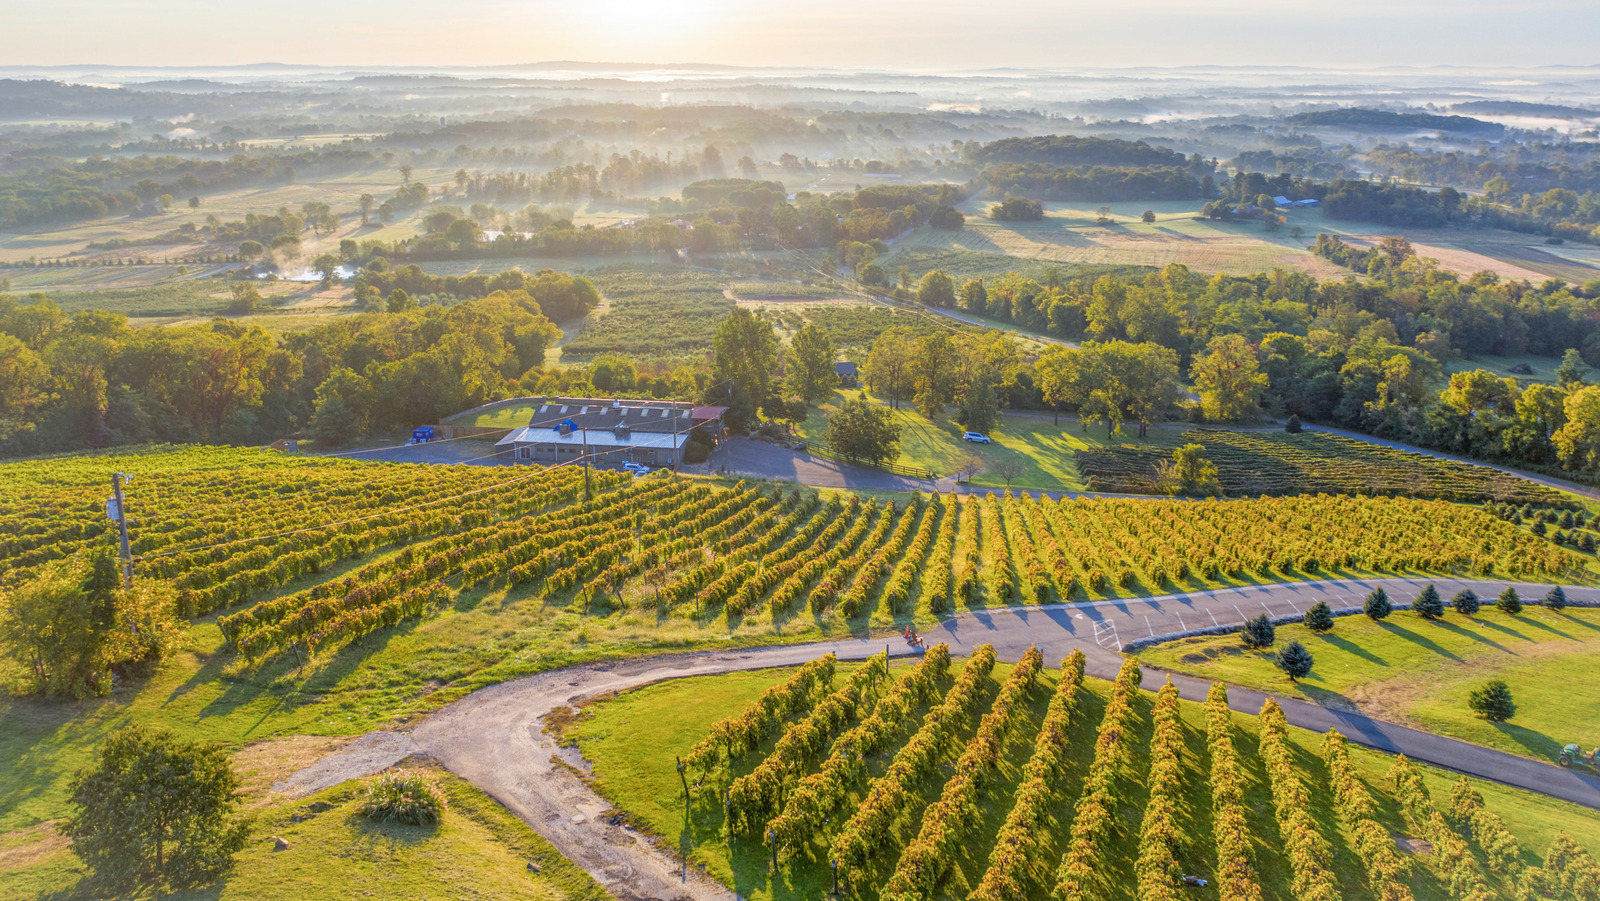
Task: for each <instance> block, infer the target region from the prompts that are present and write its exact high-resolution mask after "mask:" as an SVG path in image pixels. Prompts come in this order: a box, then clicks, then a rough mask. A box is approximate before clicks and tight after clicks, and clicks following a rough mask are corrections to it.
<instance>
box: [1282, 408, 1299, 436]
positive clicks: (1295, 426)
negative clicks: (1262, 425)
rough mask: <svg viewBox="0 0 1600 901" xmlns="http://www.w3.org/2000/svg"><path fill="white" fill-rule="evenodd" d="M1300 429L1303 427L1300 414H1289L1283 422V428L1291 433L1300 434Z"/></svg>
mask: <svg viewBox="0 0 1600 901" xmlns="http://www.w3.org/2000/svg"><path fill="white" fill-rule="evenodd" d="M1300 429H1301V426H1300V417H1299V415H1298V414H1295V413H1290V414H1289V418H1288V419H1287V420H1285V421H1284V423H1283V430H1284V431H1285V432H1288V433H1289V434H1291V435H1298V434H1300Z"/></svg>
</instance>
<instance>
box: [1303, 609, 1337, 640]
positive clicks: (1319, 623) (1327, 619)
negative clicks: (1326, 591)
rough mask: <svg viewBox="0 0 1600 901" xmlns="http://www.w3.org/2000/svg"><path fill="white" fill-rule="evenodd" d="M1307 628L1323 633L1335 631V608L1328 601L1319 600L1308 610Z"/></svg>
mask: <svg viewBox="0 0 1600 901" xmlns="http://www.w3.org/2000/svg"><path fill="white" fill-rule="evenodd" d="M1305 623H1306V628H1307V629H1310V630H1311V631H1313V632H1316V633H1318V634H1321V633H1323V632H1332V631H1333V608H1332V607H1329V606H1328V602H1327V601H1318V602H1316V603H1315V604H1312V605H1311V607H1310V608H1309V609H1307V610H1306V618H1305Z"/></svg>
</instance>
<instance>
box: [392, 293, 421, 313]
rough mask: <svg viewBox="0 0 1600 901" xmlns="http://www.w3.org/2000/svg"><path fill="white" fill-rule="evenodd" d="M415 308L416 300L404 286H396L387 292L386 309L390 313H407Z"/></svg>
mask: <svg viewBox="0 0 1600 901" xmlns="http://www.w3.org/2000/svg"><path fill="white" fill-rule="evenodd" d="M416 308H417V302H416V301H415V300H412V299H411V295H410V294H407V293H406V292H405V289H404V288H396V289H394V290H393V291H390V292H389V298H388V309H389V312H391V313H409V312H411V311H412V310H415V309H416Z"/></svg>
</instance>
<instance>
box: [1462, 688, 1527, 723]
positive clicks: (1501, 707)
mask: <svg viewBox="0 0 1600 901" xmlns="http://www.w3.org/2000/svg"><path fill="white" fill-rule="evenodd" d="M1467 706H1468V707H1471V708H1472V712H1473V713H1476V714H1478V715H1479V716H1481V717H1483V718H1484V719H1486V720H1488V721H1489V722H1491V723H1503V722H1505V721H1506V720H1509V719H1511V718H1512V717H1514V716H1516V715H1517V704H1516V701H1514V700H1512V698H1511V686H1509V685H1507V684H1506V683H1505V681H1504V680H1503V679H1490V680H1489V681H1488V682H1485V683H1483V685H1482V686H1480V687H1478V688H1474V689H1473V690H1472V694H1470V695H1468V696H1467Z"/></svg>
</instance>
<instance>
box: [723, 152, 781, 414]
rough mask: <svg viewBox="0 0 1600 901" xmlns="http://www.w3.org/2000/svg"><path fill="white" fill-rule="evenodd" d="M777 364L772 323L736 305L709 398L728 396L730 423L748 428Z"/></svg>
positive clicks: (767, 395) (725, 329) (726, 326)
mask: <svg viewBox="0 0 1600 901" xmlns="http://www.w3.org/2000/svg"><path fill="white" fill-rule="evenodd" d="M707 149H708V150H711V149H714V148H710V147H708V148H707ZM777 365H778V336H777V335H776V334H774V333H773V331H772V323H770V322H768V321H767V320H766V319H764V318H762V317H761V315H760V314H757V313H753V312H751V311H750V310H748V309H746V308H744V307H735V308H734V310H733V312H731V313H729V314H728V318H726V319H724V320H722V324H721V325H719V326H717V332H716V334H715V335H714V336H713V337H712V339H711V380H712V385H711V387H710V388H709V389H708V391H710V392H711V394H712V395H713V396H710V397H707V398H706V399H707V400H719V399H722V398H727V400H728V406H729V408H730V409H729V411H728V422H729V424H730V425H732V426H733V427H734V428H735V429H747V428H749V427H750V426H751V425H752V424H753V423H754V422H755V419H756V412H757V411H758V410H759V409H760V408H761V407H762V405H764V404H765V403H766V402H767V400H768V399H769V398H770V397H771V396H772V373H773V370H775V369H776V368H777ZM730 389H731V390H730Z"/></svg>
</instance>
